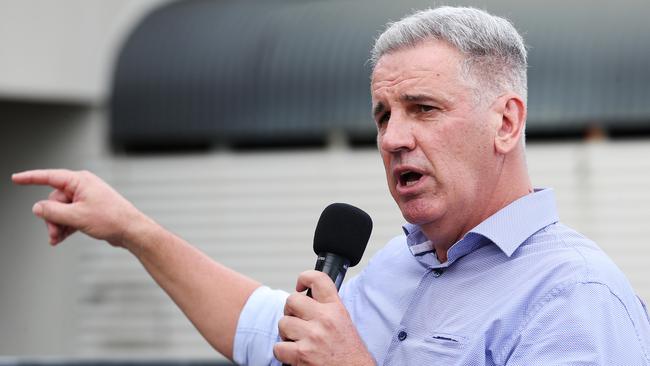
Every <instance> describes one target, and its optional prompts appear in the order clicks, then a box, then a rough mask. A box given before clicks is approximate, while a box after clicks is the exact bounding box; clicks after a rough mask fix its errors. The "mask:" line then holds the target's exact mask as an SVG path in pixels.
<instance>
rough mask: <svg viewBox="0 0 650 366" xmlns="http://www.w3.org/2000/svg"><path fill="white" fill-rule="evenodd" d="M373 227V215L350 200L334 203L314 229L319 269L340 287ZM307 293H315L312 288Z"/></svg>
mask: <svg viewBox="0 0 650 366" xmlns="http://www.w3.org/2000/svg"><path fill="white" fill-rule="evenodd" d="M371 231H372V219H371V218H370V216H368V214H367V213H365V212H364V211H363V210H361V209H359V208H357V207H354V206H352V205H348V204H347V203H332V204H331V205H329V206H327V207H325V210H323V213H321V215H320V218H319V219H318V224H317V225H316V232H315V233H314V253H316V255H317V256H318V259H316V268H315V269H316V270H317V271H321V272H325V273H327V275H328V276H329V277H330V278H331V279H332V281H333V282H334V285H336V289H337V290H338V289H339V288H341V283H342V282H343V277H345V272H347V270H348V268H349V267H354V266H356V265H357V264H358V263H359V261H360V260H361V256H363V251H364V250H366V245H368V239H370V232H371ZM307 296H309V297H312V296H311V289H309V290H307ZM282 366H289V365H287V364H284V363H283V364H282Z"/></svg>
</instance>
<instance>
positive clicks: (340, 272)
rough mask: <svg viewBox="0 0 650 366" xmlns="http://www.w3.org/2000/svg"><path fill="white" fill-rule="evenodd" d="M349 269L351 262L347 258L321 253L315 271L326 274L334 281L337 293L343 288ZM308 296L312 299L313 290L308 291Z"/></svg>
mask: <svg viewBox="0 0 650 366" xmlns="http://www.w3.org/2000/svg"><path fill="white" fill-rule="evenodd" d="M348 267H350V260H349V259H347V258H344V257H342V256H340V255H338V254H334V253H319V254H318V259H316V267H315V268H314V269H315V270H317V271H320V272H324V273H326V274H327V275H328V276H329V277H330V278H331V279H332V282H334V286H336V291H338V290H339V289H340V288H341V284H342V283H343V278H344V277H345V273H346V272H347V271H348ZM307 296H309V297H312V296H311V289H309V290H307Z"/></svg>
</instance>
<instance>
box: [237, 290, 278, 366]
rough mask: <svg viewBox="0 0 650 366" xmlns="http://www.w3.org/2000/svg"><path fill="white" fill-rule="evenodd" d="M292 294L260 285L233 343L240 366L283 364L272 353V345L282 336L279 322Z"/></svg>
mask: <svg viewBox="0 0 650 366" xmlns="http://www.w3.org/2000/svg"><path fill="white" fill-rule="evenodd" d="M288 296H289V294H288V293H287V292H285V291H281V290H272V289H270V288H268V287H266V286H261V287H258V288H257V289H256V290H255V291H253V293H252V294H251V296H250V297H249V298H248V301H246V304H245V305H244V308H243V309H242V312H241V314H240V315H239V321H238V323H237V331H236V333H235V340H234V344H233V360H234V361H235V362H236V363H237V364H238V365H280V362H279V361H278V360H276V359H275V357H274V356H273V345H275V343H277V342H278V341H279V339H280V337H279V335H278V321H280V318H282V316H283V315H284V304H285V302H286V301H287V297H288Z"/></svg>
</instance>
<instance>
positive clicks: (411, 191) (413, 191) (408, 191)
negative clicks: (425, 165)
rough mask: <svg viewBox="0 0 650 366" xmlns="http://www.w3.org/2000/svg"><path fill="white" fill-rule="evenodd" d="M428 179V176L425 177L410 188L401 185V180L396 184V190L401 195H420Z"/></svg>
mask: <svg viewBox="0 0 650 366" xmlns="http://www.w3.org/2000/svg"><path fill="white" fill-rule="evenodd" d="M427 178H428V177H427V176H426V175H423V176H422V177H421V178H420V179H418V181H417V182H416V183H415V184H411V185H409V186H405V185H402V184H400V182H399V180H398V181H397V184H396V190H397V193H398V194H400V195H412V194H416V193H418V191H419V190H420V189H421V188H422V185H423V184H424V181H425V180H426V179H427Z"/></svg>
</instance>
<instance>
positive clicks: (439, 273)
mask: <svg viewBox="0 0 650 366" xmlns="http://www.w3.org/2000/svg"><path fill="white" fill-rule="evenodd" d="M442 273H443V270H441V269H440V268H436V269H434V270H433V277H435V278H438V277H440V276H442Z"/></svg>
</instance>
